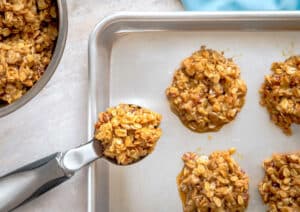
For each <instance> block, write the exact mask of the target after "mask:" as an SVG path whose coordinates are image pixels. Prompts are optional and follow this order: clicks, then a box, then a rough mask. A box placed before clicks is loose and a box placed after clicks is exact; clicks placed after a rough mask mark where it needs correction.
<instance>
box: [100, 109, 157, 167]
mask: <svg viewBox="0 0 300 212" xmlns="http://www.w3.org/2000/svg"><path fill="white" fill-rule="evenodd" d="M161 118H162V117H161V115H160V114H158V113H155V112H152V111H151V110H148V109H145V108H141V107H139V106H136V105H127V104H120V105H118V106H116V107H111V108H108V109H107V111H106V112H102V113H100V114H99V119H98V122H97V123H96V124H95V138H96V139H97V140H99V142H101V144H102V146H103V149H104V151H103V154H104V155H105V156H106V157H109V158H112V159H115V160H116V161H117V163H119V164H122V165H127V164H130V163H133V162H135V161H137V160H139V159H140V158H142V157H144V156H146V155H148V154H150V153H151V152H152V151H153V150H154V148H155V145H156V142H157V140H158V139H159V138H160V136H161V129H160V128H159V125H160V121H161Z"/></svg>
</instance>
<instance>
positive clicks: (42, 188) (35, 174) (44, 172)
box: [0, 152, 73, 212]
mask: <svg viewBox="0 0 300 212" xmlns="http://www.w3.org/2000/svg"><path fill="white" fill-rule="evenodd" d="M62 155H63V154H62V153H61V152H58V153H55V154H52V155H50V156H48V157H45V158H42V159H40V160H38V161H35V162H33V163H31V164H29V165H26V166H24V167H21V168H19V169H17V170H15V171H13V172H11V173H9V174H7V175H5V176H2V177H0V211H5V212H7V211H12V210H13V209H15V208H17V207H19V206H20V205H22V204H24V203H26V202H28V201H30V200H31V199H33V198H36V197H38V196H40V195H41V194H43V193H45V192H46V191H48V190H50V189H52V188H54V187H55V186H57V185H59V184H60V183H62V182H64V181H66V180H67V179H69V178H70V177H72V175H73V174H72V173H71V172H68V173H66V172H65V171H64V169H63V167H62V166H61V163H60V161H61V158H62Z"/></svg>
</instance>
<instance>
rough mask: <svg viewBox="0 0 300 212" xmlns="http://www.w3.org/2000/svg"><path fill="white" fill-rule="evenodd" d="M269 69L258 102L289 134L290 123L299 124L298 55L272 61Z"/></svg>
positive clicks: (299, 77)
mask: <svg viewBox="0 0 300 212" xmlns="http://www.w3.org/2000/svg"><path fill="white" fill-rule="evenodd" d="M271 71H272V73H271V74H270V75H267V76H265V81H264V83H263V85H262V86H261V89H260V91H259V92H260V96H261V101H260V103H261V105H262V106H264V107H266V108H267V110H268V112H269V114H270V118H271V120H272V121H273V122H274V123H275V124H276V125H277V126H278V127H280V128H281V129H282V131H283V132H284V133H285V134H286V135H291V134H292V130H291V125H292V124H293V123H295V124H300V56H292V57H290V58H288V59H287V60H285V61H284V62H275V63H273V64H272V66H271Z"/></svg>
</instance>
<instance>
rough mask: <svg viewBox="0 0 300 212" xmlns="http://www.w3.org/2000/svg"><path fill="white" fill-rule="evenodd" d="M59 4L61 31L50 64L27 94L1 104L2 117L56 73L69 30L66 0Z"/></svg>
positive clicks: (40, 87)
mask: <svg viewBox="0 0 300 212" xmlns="http://www.w3.org/2000/svg"><path fill="white" fill-rule="evenodd" d="M57 6H58V17H59V28H58V31H59V32H58V38H57V41H56V45H55V49H54V53H53V55H52V59H51V62H50V64H49V65H48V67H47V69H46V71H45V73H44V74H43V76H42V77H41V79H40V80H39V81H37V82H36V84H35V85H34V86H33V87H32V88H31V89H30V90H28V91H27V92H26V94H24V95H23V96H22V97H21V98H20V99H18V100H16V101H15V102H13V103H12V104H9V105H4V106H1V105H0V117H2V116H5V115H7V114H9V113H11V112H13V111H15V110H17V109H18V108H20V107H22V106H23V105H24V104H26V103H27V102H28V101H30V99H32V98H33V97H35V96H36V95H37V94H38V93H39V91H40V90H42V89H43V87H44V86H45V85H46V84H47V82H48V81H49V80H50V78H51V76H52V75H53V74H54V72H55V70H56V67H57V66H58V64H59V62H60V59H61V57H62V55H63V52H64V48H65V43H66V39H67V31H68V11H67V3H66V0H57Z"/></svg>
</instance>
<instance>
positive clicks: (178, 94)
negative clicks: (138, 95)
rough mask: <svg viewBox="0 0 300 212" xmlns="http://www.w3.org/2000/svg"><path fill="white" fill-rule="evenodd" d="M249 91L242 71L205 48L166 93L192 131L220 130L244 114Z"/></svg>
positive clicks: (190, 59) (181, 70)
mask: <svg viewBox="0 0 300 212" xmlns="http://www.w3.org/2000/svg"><path fill="white" fill-rule="evenodd" d="M246 92H247V87H246V84H245V82H244V81H243V80H242V79H240V69H239V67H238V66H237V65H236V64H235V63H234V62H233V61H232V59H227V58H225V57H224V55H223V53H219V52H217V51H214V50H211V49H206V48H205V47H204V46H202V47H201V49H200V50H199V51H197V52H194V53H193V54H192V56H190V57H188V58H186V59H184V60H183V62H182V64H181V67H180V68H179V69H178V70H176V71H175V74H174V77H173V82H172V84H171V85H170V86H169V87H168V88H167V89H166V96H167V98H168V99H169V102H170V105H171V108H172V110H173V111H174V112H175V113H176V114H177V115H178V116H179V118H180V120H181V121H182V122H183V123H184V124H185V125H186V126H187V127H188V128H189V129H191V130H194V131H197V132H207V131H216V130H219V129H220V128H221V127H222V126H223V125H224V124H227V123H229V122H230V121H232V120H233V119H234V118H235V117H236V115H237V113H238V112H239V111H240V110H241V108H242V106H243V104H244V102H245V95H246Z"/></svg>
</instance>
